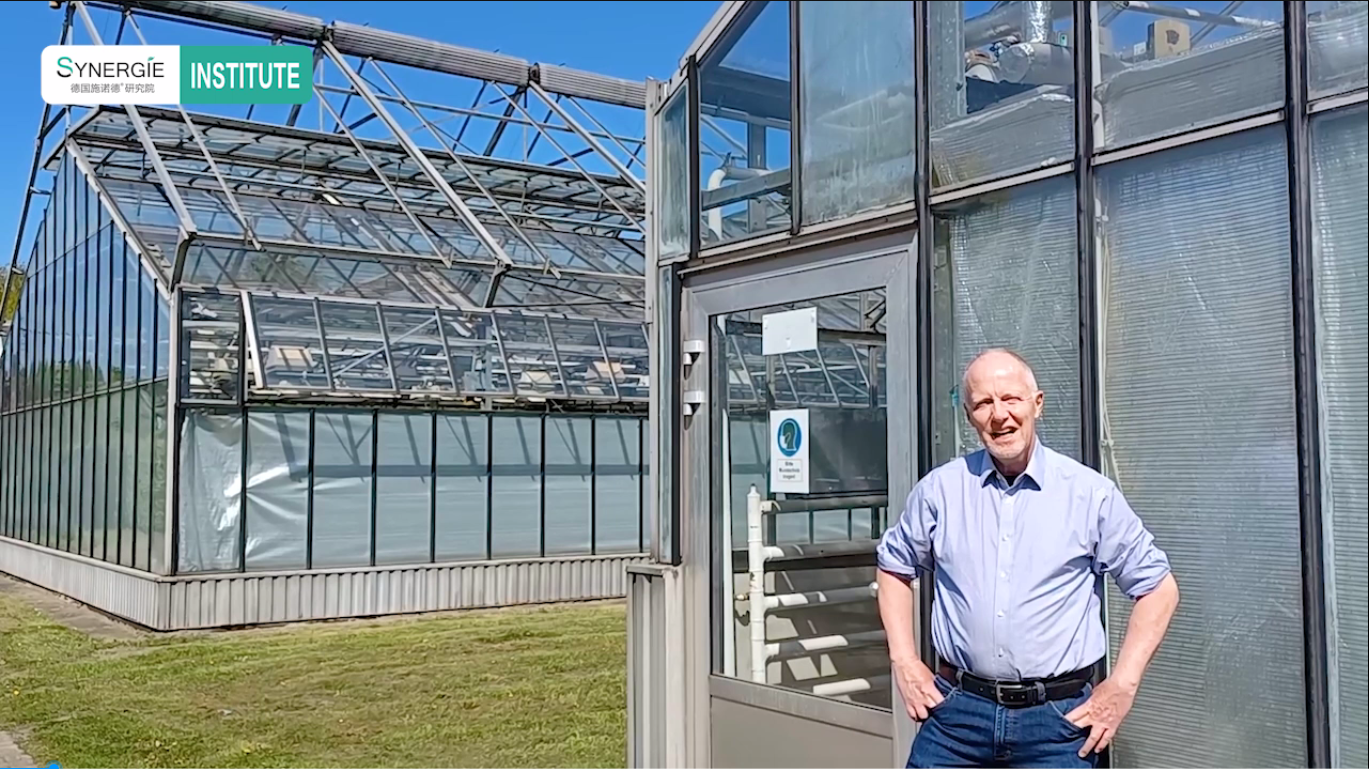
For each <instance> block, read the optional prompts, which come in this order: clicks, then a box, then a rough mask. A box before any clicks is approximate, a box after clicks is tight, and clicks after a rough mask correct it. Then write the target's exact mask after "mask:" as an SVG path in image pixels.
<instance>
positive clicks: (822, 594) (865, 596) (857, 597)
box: [765, 582, 878, 609]
mask: <svg viewBox="0 0 1369 769" xmlns="http://www.w3.org/2000/svg"><path fill="white" fill-rule="evenodd" d="M876 590H878V587H877V583H874V582H871V583H870V584H868V585H865V586H864V587H843V588H837V589H836V590H815V591H812V592H809V593H785V594H782V595H772V596H767V597H766V599H765V608H767V609H778V608H781V607H783V608H791V607H795V606H835V605H837V604H843V603H858V602H860V601H868V600H870V599H871V598H873V597H874V596H875V592H876Z"/></svg>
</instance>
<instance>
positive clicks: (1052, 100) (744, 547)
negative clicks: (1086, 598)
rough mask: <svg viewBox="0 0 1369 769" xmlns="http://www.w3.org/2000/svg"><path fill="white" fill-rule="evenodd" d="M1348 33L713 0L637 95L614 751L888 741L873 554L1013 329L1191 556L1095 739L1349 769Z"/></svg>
mask: <svg viewBox="0 0 1369 769" xmlns="http://www.w3.org/2000/svg"><path fill="white" fill-rule="evenodd" d="M1367 37H1369V4H1366V3H1364V2H1308V3H1301V2H1198V1H1194V2H1185V1H1183V0H1171V1H1168V2H1035V1H1022V2H934V3H914V2H850V1H843V2H835V1H833V2H827V1H823V0H804V1H803V2H774V1H770V2H767V1H764V0H760V1H751V2H725V3H722V4H721V6H720V8H719V9H718V11H717V13H716V14H715V15H714V17H713V18H712V20H711V22H710V23H709V24H708V25H707V26H706V28H705V29H703V30H702V31H701V32H700V33H699V35H698V37H697V38H696V40H695V42H694V44H693V45H692V46H690V47H689V49H688V50H686V51H684V52H683V56H682V58H681V59H680V62H679V69H678V72H677V73H675V74H674V75H673V76H672V77H671V78H670V79H669V80H668V81H667V82H661V83H654V82H653V83H652V84H651V85H650V88H649V90H648V104H647V110H648V112H649V114H650V115H651V118H650V123H649V127H648V157H649V158H650V161H649V162H650V170H649V173H648V176H647V178H648V182H649V183H648V185H647V196H648V219H649V222H650V226H649V228H648V229H649V232H650V237H649V239H648V252H647V253H648V258H647V265H648V266H647V273H648V275H647V278H648V285H649V286H650V287H651V291H650V295H649V301H650V314H649V318H650V323H651V339H652V340H653V350H656V356H657V357H656V360H655V363H654V365H653V371H654V372H656V376H655V382H654V386H653V387H652V389H651V394H650V398H651V404H652V405H651V409H652V414H653V418H652V420H651V424H650V429H651V431H652V439H651V441H650V446H652V447H653V448H654V449H655V450H654V452H653V453H652V454H651V460H650V469H651V479H652V492H651V499H652V501H653V502H654V507H653V508H652V510H651V513H650V514H651V516H652V519H653V521H654V526H653V527H652V532H653V534H652V536H651V537H650V547H651V560H650V562H649V563H646V564H633V565H630V566H629V567H628V568H629V571H630V573H631V575H632V578H631V580H630V582H629V585H628V606H629V618H628V626H629V640H628V665H629V671H628V680H629V686H628V690H629V761H630V763H629V765H631V766H638V767H662V766H670V767H685V766H690V767H699V766H717V767H773V766H789V767H798V766H808V767H831V766H905V765H906V762H907V760H908V757H909V748H910V745H911V742H912V739H913V736H914V735H915V734H916V724H915V723H914V722H913V721H912V720H911V719H910V718H909V717H908V714H907V709H906V707H905V706H904V704H903V703H902V701H901V700H900V697H899V692H898V688H897V687H895V686H892V685H891V668H890V659H889V651H888V645H887V637H886V635H885V629H884V627H883V625H882V622H881V619H880V615H879V611H878V606H877V583H876V581H875V580H876V569H875V564H876V560H875V548H876V545H877V544H878V540H879V539H880V537H881V535H882V534H883V532H884V531H885V529H887V528H888V527H891V526H893V525H894V524H895V522H896V521H897V520H898V519H899V516H900V515H901V513H902V508H903V506H904V501H905V500H906V499H907V498H908V496H909V492H910V490H911V489H912V488H913V485H914V484H915V483H916V482H917V480H918V479H919V478H921V477H923V476H924V475H925V474H926V473H927V472H929V471H930V470H931V469H932V468H933V467H936V466H939V465H941V464H943V463H946V462H949V461H952V460H953V459H955V458H957V457H959V456H962V455H964V454H966V453H968V452H970V451H972V450H975V449H978V448H979V444H978V439H977V437H976V435H975V433H974V431H973V430H972V429H970V427H969V425H967V424H966V418H965V413H964V410H963V409H962V408H961V405H960V401H959V398H958V396H959V393H958V390H959V384H960V375H961V372H962V371H963V369H964V366H965V365H966V364H967V363H968V362H969V360H970V359H971V357H972V356H974V355H975V354H976V353H977V352H979V351H981V350H983V349H984V348H986V347H990V346H1006V347H1010V348H1013V349H1015V350H1016V351H1018V352H1020V353H1021V354H1023V355H1024V356H1025V357H1026V358H1027V360H1028V361H1030V363H1031V365H1032V366H1033V368H1034V369H1035V371H1036V377H1037V380H1038V382H1039V383H1040V387H1041V389H1042V390H1043V391H1044V393H1045V412H1044V416H1043V418H1042V420H1041V422H1039V423H1038V424H1039V430H1040V435H1041V437H1042V439H1043V441H1044V442H1045V443H1046V444H1047V445H1049V446H1050V447H1052V448H1054V449H1055V450H1056V451H1058V452H1060V453H1062V454H1066V455H1068V456H1070V457H1072V458H1074V459H1075V460H1077V461H1079V462H1082V463H1084V464H1086V465H1088V466H1090V467H1092V468H1095V469H1097V470H1098V471H1099V472H1101V473H1103V474H1105V475H1107V476H1108V477H1109V478H1111V479H1112V480H1113V481H1114V482H1115V483H1116V484H1117V485H1118V487H1119V488H1120V489H1121V490H1122V491H1123V493H1124V494H1125V496H1126V498H1127V500H1128V501H1129V502H1130V504H1131V506H1132V507H1133V508H1135V510H1136V511H1137V513H1138V514H1139V515H1140V516H1141V518H1142V520H1143V521H1144V522H1145V523H1146V525H1147V527H1148V528H1149V529H1150V530H1151V531H1152V532H1153V533H1154V535H1155V537H1156V540H1157V541H1158V544H1159V545H1160V546H1161V547H1162V548H1163V549H1164V550H1165V552H1166V553H1167V554H1168V556H1169V559H1170V561H1171V563H1172V565H1173V569H1174V573H1175V576H1176V578H1177V580H1178V582H1179V584H1180V585H1181V591H1182V595H1183V598H1182V599H1181V601H1180V606H1179V609H1178V613H1177V614H1176V615H1175V617H1174V619H1173V622H1172V623H1171V625H1170V628H1169V632H1168V635H1167V636H1166V638H1165V640H1164V643H1163V645H1162V646H1161V647H1160V650H1159V652H1158V654H1157V655H1156V657H1155V659H1154V660H1153V662H1152V663H1151V665H1150V667H1149V669H1148V671H1147V673H1146V678H1145V681H1144V683H1143V685H1142V687H1141V689H1140V692H1139V694H1138V696H1137V699H1136V701H1135V705H1134V707H1133V708H1132V710H1131V711H1130V714H1129V715H1128V716H1127V719H1126V721H1125V722H1124V723H1123V725H1122V727H1121V730H1120V732H1118V734H1117V736H1116V740H1115V741H1114V742H1113V744H1112V746H1111V748H1110V749H1109V751H1108V753H1107V755H1106V756H1105V761H1106V762H1107V763H1106V764H1105V765H1110V766H1113V767H1131V766H1176V767H1193V766H1311V767H1323V766H1364V765H1365V761H1366V735H1367V734H1369V728H1366V700H1365V691H1366V689H1365V685H1364V678H1365V674H1366V670H1365V648H1366V645H1367V644H1369V640H1366V605H1369V600H1366V563H1365V553H1366V552H1369V546H1367V545H1366V528H1367V525H1366V524H1367V523H1369V516H1367V515H1366V488H1369V480H1366V475H1365V473H1366V467H1369V458H1366V454H1365V441H1364V436H1363V432H1362V431H1361V430H1360V429H1359V425H1361V424H1362V422H1363V419H1364V414H1365V410H1366V401H1365V388H1364V384H1363V379H1364V372H1365V370H1366V350H1369V339H1367V336H1369V334H1367V332H1366V319H1367V318H1369V311H1367V308H1366V304H1367V302H1366V293H1367V291H1366V289H1367V287H1369V275H1367V274H1366V264H1369V255H1367V254H1366V249H1367V248H1369V224H1367V222H1366V213H1365V205H1364V200H1365V198H1366V194H1369V192H1367V188H1366V180H1367V179H1369V167H1367V166H1366V164H1367V163H1369V105H1366V84H1367V83H1369V66H1367V65H1366V51H1367V50H1369V46H1366V39H1367ZM1004 515H1006V513H1005V514H1004ZM985 525H986V527H987V526H988V524H985ZM1023 525H1024V526H1025V525H1027V524H1023ZM1005 536H1006V534H1005ZM985 541H986V543H987V542H988V539H987V535H986V540H985ZM986 546H987V545H986ZM1002 547H1003V548H1005V550H1004V551H1002V552H1007V551H1006V548H1008V547H1010V545H1003V546H1002ZM997 576H998V577H1000V578H1001V579H1004V580H1007V579H1010V577H1009V574H1008V571H1007V569H1002V570H1000V573H999V574H998V575H997ZM988 578H989V579H992V577H988ZM926 579H928V578H927V577H926V576H924V577H921V578H920V579H918V580H915V581H914V590H915V593H917V594H919V595H918V598H917V601H918V603H919V605H920V610H921V611H920V615H921V616H920V618H919V621H918V622H916V623H915V625H916V627H914V628H913V632H914V634H915V636H916V637H917V639H918V642H919V644H920V652H921V657H922V659H923V660H924V661H926V662H927V663H928V664H929V665H930V664H935V662H934V660H935V655H936V650H935V649H934V648H933V646H932V643H931V640H930V633H928V632H925V631H926V629H927V627H928V625H927V623H928V621H929V618H930V616H931V614H930V611H931V595H930V594H931V591H930V590H928V589H925V587H924V586H922V585H920V584H918V583H920V582H922V581H924V580H926ZM995 584H996V583H995ZM1103 584H1104V582H1103V581H1101V580H1100V583H1099V601H1100V604H1101V608H1100V609H1099V610H1098V611H1099V616H1100V618H1101V620H1102V621H1103V624H1104V625H1105V626H1106V628H1107V630H1108V635H1109V636H1110V639H1111V645H1112V648H1111V652H1110V654H1109V655H1106V656H1105V657H1104V658H1103V659H1102V660H1101V667H1102V668H1106V667H1107V665H1108V664H1111V663H1112V662H1113V661H1115V657H1116V654H1117V652H1118V647H1119V645H1120V643H1121V639H1122V635H1123V632H1124V631H1125V629H1126V626H1127V621H1128V617H1129V616H1130V615H1129V610H1130V601H1128V600H1127V599H1126V598H1125V597H1123V595H1122V594H1121V593H1120V592H1119V591H1118V589H1117V587H1116V586H1115V585H1114V584H1113V583H1112V581H1111V580H1107V581H1106V583H1105V584H1106V585H1107V587H1106V591H1105V592H1104V591H1103ZM1010 587H1011V586H1005V587H1004V590H1007V589H1010ZM956 588H957V586H956V585H951V586H950V587H948V588H947V590H948V594H951V595H954V594H955V590H956ZM999 616H1002V615H999ZM1004 653H1005V652H1004V650H1003V649H999V654H1000V656H1001V655H1003V654H1004ZM1098 675H1104V676H1105V675H1106V670H1103V671H1100V672H1099V674H1098ZM1094 680H1095V681H1097V680H1098V678H1097V677H1095V679H1094ZM1000 712H1002V711H1000ZM947 728H951V727H947ZM1062 739H1063V738H1062Z"/></svg>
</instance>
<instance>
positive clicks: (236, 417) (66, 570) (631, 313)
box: [0, 2, 650, 629]
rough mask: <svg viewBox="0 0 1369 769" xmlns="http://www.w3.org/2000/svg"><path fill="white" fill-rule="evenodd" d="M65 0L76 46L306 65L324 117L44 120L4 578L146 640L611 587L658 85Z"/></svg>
mask: <svg viewBox="0 0 1369 769" xmlns="http://www.w3.org/2000/svg"><path fill="white" fill-rule="evenodd" d="M57 5H58V6H59V7H58V8H57V10H56V11H54V22H58V21H60V22H61V23H60V24H56V23H55V24H54V31H56V30H57V29H58V27H60V37H58V36H57V35H54V38H56V39H58V40H60V41H61V42H63V43H68V44H89V43H95V44H101V43H103V44H142V45H147V44H158V43H163V44H165V43H174V44H225V43H230V44H238V45H242V44H259V45H272V44H287V45H299V46H307V47H308V49H311V50H312V52H313V57H314V59H313V60H314V77H313V95H312V98H311V100H310V101H309V102H307V103H305V104H298V105H290V104H265V105H251V106H247V105H243V106H234V105H224V106H222V107H219V106H217V105H207V107H206V108H205V109H204V110H201V111H191V110H188V109H187V108H185V107H181V106H178V105H174V104H173V105H168V106H143V105H137V106H134V105H122V104H111V105H103V106H96V107H89V108H83V107H75V106H72V107H65V108H63V107H54V106H48V107H47V108H46V109H45V110H44V111H43V115H42V118H41V121H40V128H39V133H38V137H37V142H36V146H35V151H34V155H33V166H32V169H31V172H30V183H29V192H28V194H27V195H26V196H25V202H24V215H23V217H22V221H21V224H20V228H19V234H18V236H17V240H16V243H15V249H14V254H13V258H12V259H11V260H10V262H9V263H8V265H7V266H8V270H7V271H6V272H5V273H4V275H5V276H6V279H5V281H4V292H5V303H4V305H3V306H4V307H6V308H12V311H11V310H10V309H7V311H6V315H5V317H4V321H5V327H4V334H3V348H2V349H3V358H2V359H0V363H2V365H0V372H2V373H3V400H2V401H0V404H2V408H0V479H2V480H3V484H0V569H2V570H3V571H5V572H7V573H9V574H12V575H14V576H17V577H19V578H22V579H25V580H28V581H30V582H33V583H36V584H38V585H41V586H44V587H47V588H50V589H52V590H55V591H58V592H60V593H63V594H65V595H68V596H70V597H72V598H75V599H77V600H79V601H82V602H85V603H87V604H89V605H92V606H94V607H96V608H99V609H101V610H104V611H106V612H109V613H111V614H114V615H117V616H121V617H124V618H126V619H128V620H130V621H133V622H136V623H139V624H141V625H144V626H147V627H150V628H155V629H179V628H193V627H219V626H236V625H250V624H257V623H267V622H280V621H291V620H301V619H318V618H334V617H348V616H369V615H380V614H388V613H398V612H414V611H428V610H438V609H451V608H464V607H475V606H499V605H507V604H512V603H528V602H543V601H552V600H578V599H594V598H607V597H615V596H622V595H623V594H624V592H625V590H626V587H625V585H626V583H625V579H626V575H625V566H626V564H627V563H630V562H633V561H636V560H641V559H642V557H643V556H642V553H643V552H644V551H645V549H646V531H645V529H644V523H645V521H646V519H645V515H644V511H645V509H646V505H645V500H644V496H645V488H646V477H645V473H646V466H647V461H648V457H649V451H648V450H647V447H646V446H645V445H644V442H645V438H646V430H645V427H644V425H645V422H646V414H647V408H648V404H647V401H648V392H649V387H650V375H649V366H648V358H649V355H648V352H647V336H646V326H645V295H646V287H645V276H644V266H645V246H644V242H645V240H644V231H645V227H646V225H645V215H646V211H645V171H644V162H645V157H644V154H643V151H644V144H645V142H644V138H643V133H644V131H645V117H644V112H643V109H644V105H645V84H644V83H641V82H629V81H624V80H619V79H616V78H611V77H605V76H601V75H597V74H593V73H588V72H582V71H578V70H573V69H569V68H565V67H560V66H555V65H546V64H536V63H532V62H528V61H524V60H522V59H518V58H515V57H511V56H506V55H502V54H493V53H488V52H485V51H478V50H472V49H466V48H460V47H457V46H453V45H449V44H446V43H439V42H434V41H430V40H424V39H419V38H414V37H410V36H406V35H400V34H395V33H391V32H386V31H383V30H377V29H372V28H370V27H365V26H360V25H354V24H348V23H346V22H343V21H338V22H331V23H329V22H325V21H324V20H322V19H317V18H312V17H307V16H302V15H299V14H294V13H290V12H285V11H279V10H275V9H271V8H268V7H265V6H260V5H255V4H247V3H231V2H230V3H220V2H214V3H209V2H125V3H83V2H72V3H65V4H57ZM55 41H56V40H55ZM116 101H117V100H116ZM634 137H635V138H634ZM30 210H33V211H34V214H35V215H34V216H33V217H31V219H32V221H33V224H32V226H29V227H27V228H26V227H25V225H26V223H28V222H29V220H30V217H29V212H30Z"/></svg>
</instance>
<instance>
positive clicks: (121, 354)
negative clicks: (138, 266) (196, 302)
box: [109, 233, 137, 386]
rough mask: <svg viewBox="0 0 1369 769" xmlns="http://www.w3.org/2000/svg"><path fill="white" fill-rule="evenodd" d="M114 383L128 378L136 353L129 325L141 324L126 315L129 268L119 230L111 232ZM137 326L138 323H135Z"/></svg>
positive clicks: (111, 336) (111, 352) (110, 381)
mask: <svg viewBox="0 0 1369 769" xmlns="http://www.w3.org/2000/svg"><path fill="white" fill-rule="evenodd" d="M110 238H111V239H110V254H109V264H110V270H111V271H110V273H109V275H110V316H109V328H110V343H111V345H112V346H111V348H110V362H109V366H110V372H109V384H110V386H115V385H118V384H120V383H122V382H124V381H126V380H127V377H126V376H124V366H125V364H126V362H127V361H128V360H130V359H132V356H133V355H134V354H135V353H136V350H135V349H133V346H132V345H131V344H128V343H127V340H128V337H129V332H128V327H129V325H130V324H132V323H137V320H136V318H137V316H128V315H125V314H124V311H125V309H126V307H127V302H126V301H125V295H124V289H125V285H124V279H125V269H124V268H125V267H126V266H127V264H128V262H127V260H126V259H125V258H124V239H123V238H122V237H120V236H119V235H118V234H117V233H111V235H110ZM135 329H136V326H135Z"/></svg>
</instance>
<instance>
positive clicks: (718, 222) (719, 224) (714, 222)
mask: <svg viewBox="0 0 1369 769" xmlns="http://www.w3.org/2000/svg"><path fill="white" fill-rule="evenodd" d="M726 180H727V168H725V167H724V168H718V169H715V170H714V171H713V173H711V174H709V175H708V189H709V191H712V190H716V189H718V188H719V187H721V186H723V182H724V181H726ZM708 229H710V230H712V231H713V234H714V235H715V236H717V238H718V239H719V240H722V237H723V209H722V206H714V207H713V208H711V209H709V210H708Z"/></svg>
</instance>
